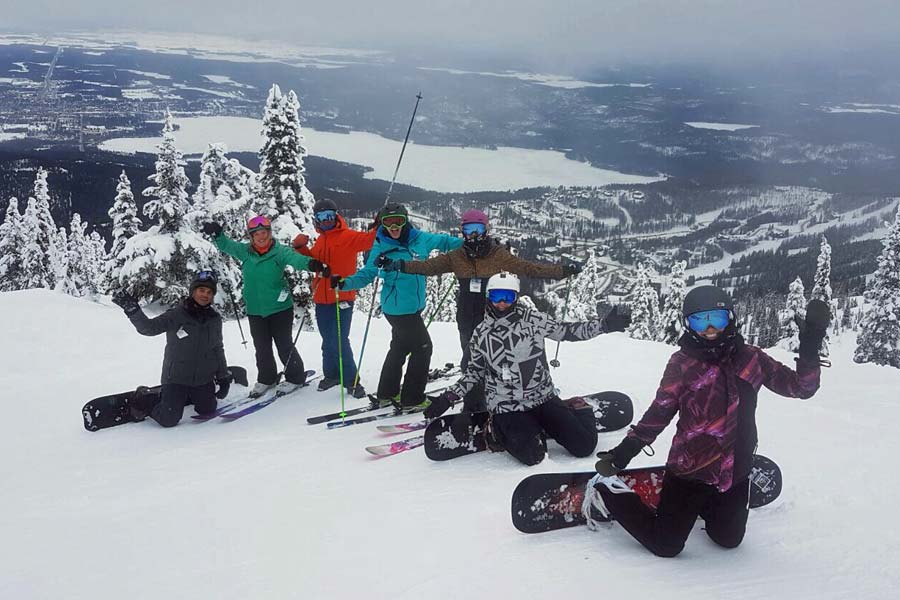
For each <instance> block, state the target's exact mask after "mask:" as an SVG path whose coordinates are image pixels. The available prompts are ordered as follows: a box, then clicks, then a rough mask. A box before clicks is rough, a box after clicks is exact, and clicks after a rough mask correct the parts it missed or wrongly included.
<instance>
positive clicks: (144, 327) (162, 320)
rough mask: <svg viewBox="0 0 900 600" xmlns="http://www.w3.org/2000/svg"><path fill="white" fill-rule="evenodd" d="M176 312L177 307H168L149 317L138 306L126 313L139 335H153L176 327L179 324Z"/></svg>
mask: <svg viewBox="0 0 900 600" xmlns="http://www.w3.org/2000/svg"><path fill="white" fill-rule="evenodd" d="M177 314H178V309H177V308H170V309H169V310H167V311H166V312H164V313H163V314H161V315H159V316H158V317H154V318H152V319H150V318H148V317H147V315H145V314H144V311H143V310H141V309H140V308H138V309H137V310H136V311H134V312H131V313H128V320H129V321H131V324H132V325H134V328H135V329H137V332H138V333H140V334H141V335H147V336H154V335H159V334H161V333H165V332H167V331H173V330H175V329H177V328H178V326H179V323H178V320H177V319H176V315H177Z"/></svg>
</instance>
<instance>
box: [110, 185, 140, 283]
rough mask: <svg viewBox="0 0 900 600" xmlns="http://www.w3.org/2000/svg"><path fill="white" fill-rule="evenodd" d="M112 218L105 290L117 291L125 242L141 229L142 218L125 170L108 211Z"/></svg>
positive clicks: (123, 261) (123, 260) (123, 259)
mask: <svg viewBox="0 0 900 600" xmlns="http://www.w3.org/2000/svg"><path fill="white" fill-rule="evenodd" d="M106 214H108V215H109V218H110V219H111V220H112V248H110V250H109V257H108V258H107V259H106V264H105V265H104V267H103V271H104V272H103V281H104V284H103V285H102V286H101V288H102V289H103V291H105V292H109V293H113V294H114V293H116V292H117V291H119V289H120V283H119V271H120V270H121V269H122V265H123V264H124V263H125V257H124V256H123V255H122V252H123V251H124V250H125V243H126V242H127V241H128V240H130V239H131V238H133V237H134V236H135V235H137V234H138V232H139V231H140V230H141V219H140V218H139V217H138V216H137V205H136V204H135V201H134V194H133V193H132V192H131V181H129V180H128V175H126V174H125V170H124V169H123V170H122V173H121V174H120V175H119V184H118V185H117V186H116V198H115V200H113V204H112V206H111V207H109V211H107V213H106Z"/></svg>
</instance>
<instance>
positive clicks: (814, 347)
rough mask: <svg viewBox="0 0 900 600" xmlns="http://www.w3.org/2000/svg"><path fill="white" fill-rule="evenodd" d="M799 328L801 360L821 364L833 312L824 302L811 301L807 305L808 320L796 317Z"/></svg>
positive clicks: (798, 351)
mask: <svg viewBox="0 0 900 600" xmlns="http://www.w3.org/2000/svg"><path fill="white" fill-rule="evenodd" d="M796 322H797V326H798V327H799V328H800V333H799V336H798V337H799V338H800V347H799V348H798V350H797V353H798V354H799V355H800V358H802V359H804V360H805V361H808V362H814V363H818V362H819V352H820V351H821V350H822V340H824V339H825V336H826V335H827V333H828V326H829V325H830V324H831V311H830V310H829V308H828V305H827V304H826V303H825V302H823V301H822V300H817V299H814V300H810V301H809V304H807V305H806V318H805V319H801V318H800V317H799V315H798V316H797V317H796Z"/></svg>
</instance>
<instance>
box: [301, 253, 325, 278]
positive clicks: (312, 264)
mask: <svg viewBox="0 0 900 600" xmlns="http://www.w3.org/2000/svg"><path fill="white" fill-rule="evenodd" d="M306 268H307V269H309V270H310V271H312V272H313V273H319V274H320V275H321V276H322V277H325V278H326V279H327V278H329V277H331V269H330V268H329V266H328V265H326V264H325V263H323V262H322V261H320V260H316V259H315V258H311V259H309V265H307V267H306Z"/></svg>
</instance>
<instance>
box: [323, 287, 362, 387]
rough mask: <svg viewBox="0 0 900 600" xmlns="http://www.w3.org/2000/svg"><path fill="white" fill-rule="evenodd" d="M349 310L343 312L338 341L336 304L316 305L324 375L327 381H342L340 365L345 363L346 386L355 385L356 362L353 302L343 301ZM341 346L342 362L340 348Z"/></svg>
mask: <svg viewBox="0 0 900 600" xmlns="http://www.w3.org/2000/svg"><path fill="white" fill-rule="evenodd" d="M341 304H345V305H346V306H347V308H342V309H340V311H341V336H340V340H338V326H337V309H336V308H335V306H334V304H316V325H318V327H319V333H320V334H322V375H323V376H324V377H325V379H340V378H341V368H340V363H341V362H343V363H344V385H345V386H347V387H349V386H352V385H353V380H354V379H356V361H355V360H354V359H353V350H352V349H351V348H350V323H351V322H352V320H353V302H348V301H342V302H341ZM339 346H340V351H341V354H340V360H338V347H339Z"/></svg>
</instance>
